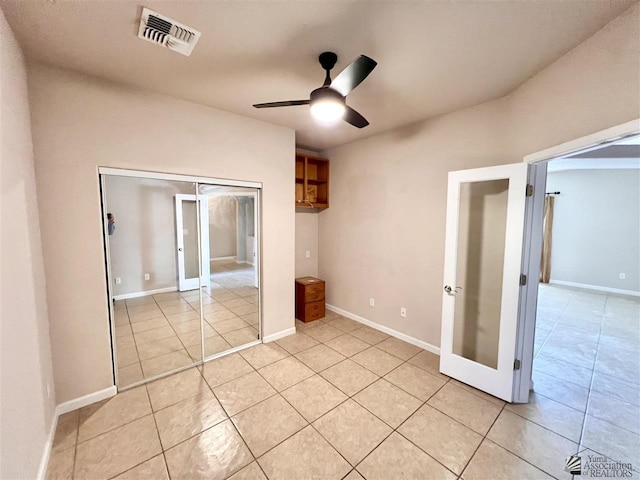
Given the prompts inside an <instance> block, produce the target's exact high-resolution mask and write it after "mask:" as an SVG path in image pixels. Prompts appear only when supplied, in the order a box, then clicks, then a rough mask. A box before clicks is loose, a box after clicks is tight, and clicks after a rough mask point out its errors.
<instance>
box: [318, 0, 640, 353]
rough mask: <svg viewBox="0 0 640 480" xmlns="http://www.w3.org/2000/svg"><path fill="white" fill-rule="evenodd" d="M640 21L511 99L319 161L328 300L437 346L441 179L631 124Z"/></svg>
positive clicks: (639, 89)
mask: <svg viewBox="0 0 640 480" xmlns="http://www.w3.org/2000/svg"><path fill="white" fill-rule="evenodd" d="M639 11H640V9H639V6H638V4H636V5H635V6H634V7H632V8H631V9H630V10H628V11H627V12H626V13H625V14H623V15H622V16H620V17H619V18H617V19H615V20H614V21H613V22H611V23H610V24H609V25H607V26H606V27H605V28H604V29H603V30H601V31H600V32H598V33H597V34H596V35H594V36H593V37H592V38H590V39H588V40H587V41H586V42H584V43H583V44H581V45H580V46H578V47H576V48H575V49H574V50H573V51H571V52H569V53H568V54H567V55H565V56H563V57H562V58H560V59H559V60H558V61H556V62H555V63H554V64H552V65H550V66H549V67H548V68H546V69H545V70H543V71H542V72H541V73H539V74H538V75H536V76H535V77H533V78H532V79H530V80H529V81H527V82H526V83H525V84H523V85H522V86H521V87H520V88H518V89H517V90H516V91H515V92H513V93H512V94H511V95H509V96H508V97H505V98H502V99H499V100H496V101H493V102H489V103H485V104H482V105H478V106H476V107H473V108H470V109H466V110H462V111H458V112H454V113H451V114H448V115H444V116H441V117H439V118H435V119H432V120H429V121H425V122H420V123H416V124H412V125H409V126H406V127H404V128H399V129H396V130H393V131H389V132H386V133H383V134H380V135H375V136H372V137H370V138H367V139H364V140H361V141H358V142H354V143H351V144H348V145H345V146H342V147H338V148H334V149H331V150H328V151H325V152H323V154H324V155H325V156H327V157H328V158H329V159H330V160H331V208H329V209H327V210H326V211H325V212H323V213H322V214H321V215H320V216H319V248H320V254H319V272H318V273H319V275H320V277H322V278H324V279H325V280H327V302H328V303H329V304H333V305H335V306H337V307H340V308H343V309H345V310H347V311H350V312H352V313H354V314H358V315H361V316H363V317H365V318H368V319H370V320H372V321H375V322H377V323H380V324H382V325H385V326H388V327H390V328H393V329H395V330H399V331H401V332H403V333H406V334H408V335H410V336H412V337H414V338H417V339H419V340H422V341H425V342H428V343H430V344H433V345H436V346H437V345H439V344H440V323H441V308H442V288H443V264H444V225H445V209H446V188H447V172H449V171H452V170H461V169H467V168H474V167H481V166H488V165H497V164H506V163H516V162H522V159H523V156H524V155H526V154H529V153H533V152H536V151H539V150H542V149H544V148H547V147H550V146H553V145H557V144H559V143H562V142H565V141H568V140H572V139H575V138H577V137H580V136H583V135H587V134H589V133H592V132H594V131H598V130H601V129H604V128H608V127H611V126H612V125H616V124H621V123H624V122H627V121H630V120H632V119H636V118H640V77H639V75H638V72H640V49H639V47H640V45H639V42H638V38H639V35H640V18H639V17H640V15H639ZM370 297H374V298H375V300H376V306H375V308H371V307H369V298H370ZM401 306H404V307H406V308H407V318H401V317H400V313H399V312H400V307H401Z"/></svg>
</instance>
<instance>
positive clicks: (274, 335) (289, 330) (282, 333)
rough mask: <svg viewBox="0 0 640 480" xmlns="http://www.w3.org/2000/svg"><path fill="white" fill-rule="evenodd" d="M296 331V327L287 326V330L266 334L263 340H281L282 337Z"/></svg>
mask: <svg viewBox="0 0 640 480" xmlns="http://www.w3.org/2000/svg"><path fill="white" fill-rule="evenodd" d="M294 333H296V327H291V328H287V329H286V330H281V331H279V332H276V333H272V334H271V335H266V336H265V337H264V338H263V339H262V341H263V342H264V343H269V342H273V341H274V340H280V339H281V338H284V337H288V336H289V335H293V334H294Z"/></svg>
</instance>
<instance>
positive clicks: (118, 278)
mask: <svg viewBox="0 0 640 480" xmlns="http://www.w3.org/2000/svg"><path fill="white" fill-rule="evenodd" d="M121 283H122V279H121V278H120V277H116V285H120V284H121Z"/></svg>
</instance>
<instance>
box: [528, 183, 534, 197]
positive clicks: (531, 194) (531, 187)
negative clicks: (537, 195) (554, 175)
mask: <svg viewBox="0 0 640 480" xmlns="http://www.w3.org/2000/svg"><path fill="white" fill-rule="evenodd" d="M527 197H533V185H527Z"/></svg>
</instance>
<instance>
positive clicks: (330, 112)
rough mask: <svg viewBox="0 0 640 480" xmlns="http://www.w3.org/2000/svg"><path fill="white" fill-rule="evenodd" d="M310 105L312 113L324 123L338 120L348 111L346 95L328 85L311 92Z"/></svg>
mask: <svg viewBox="0 0 640 480" xmlns="http://www.w3.org/2000/svg"><path fill="white" fill-rule="evenodd" d="M310 105H311V106H310V110H311V115H312V116H313V118H315V119H316V120H318V121H319V122H322V123H333V122H336V121H337V120H340V119H341V118H342V117H344V114H345V111H346V105H345V101H344V97H343V96H342V95H340V94H339V93H338V92H336V91H335V90H332V89H331V88H328V87H321V88H318V89H317V90H314V91H313V92H311V101H310Z"/></svg>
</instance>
